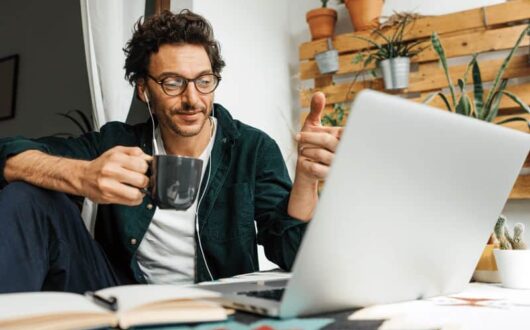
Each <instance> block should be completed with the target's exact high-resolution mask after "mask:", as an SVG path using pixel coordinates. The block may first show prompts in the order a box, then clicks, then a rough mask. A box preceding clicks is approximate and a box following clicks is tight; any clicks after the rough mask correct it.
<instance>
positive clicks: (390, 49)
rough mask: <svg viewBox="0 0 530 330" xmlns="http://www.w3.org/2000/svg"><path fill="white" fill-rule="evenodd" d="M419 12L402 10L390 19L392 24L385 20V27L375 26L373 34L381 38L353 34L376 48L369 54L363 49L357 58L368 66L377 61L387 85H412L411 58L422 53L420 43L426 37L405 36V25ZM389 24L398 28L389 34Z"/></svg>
mask: <svg viewBox="0 0 530 330" xmlns="http://www.w3.org/2000/svg"><path fill="white" fill-rule="evenodd" d="M417 17H418V16H417V15H415V14H409V13H401V14H400V13H398V14H395V15H394V16H392V17H391V18H390V19H389V20H391V21H392V24H385V27H382V28H377V29H375V30H373V33H372V34H373V35H375V36H377V37H379V38H378V39H380V40H381V42H378V41H376V40H373V39H369V38H365V37H361V36H353V37H354V38H356V39H361V40H364V41H366V42H367V43H369V44H370V45H371V46H372V47H374V48H375V51H373V52H370V51H368V52H367V54H363V53H360V54H359V56H356V57H355V59H354V60H355V61H362V60H364V66H365V67H366V66H368V65H369V64H370V63H372V62H374V61H375V62H376V63H377V65H378V66H379V68H380V70H381V73H382V75H383V80H384V83H385V89H387V90H393V89H403V88H407V87H408V85H409V72H410V58H411V57H413V56H415V55H417V54H419V53H420V52H421V51H423V49H424V48H421V47H420V44H421V43H423V42H424V40H416V41H413V42H410V41H406V40H404V34H405V28H406V27H407V26H408V25H409V24H410V23H412V22H413V21H414V20H415V19H416V18H417ZM388 28H394V29H395V31H394V32H393V33H392V34H391V35H390V36H389V35H388V33H386V32H387V29H388Z"/></svg>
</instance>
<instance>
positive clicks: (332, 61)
mask: <svg viewBox="0 0 530 330" xmlns="http://www.w3.org/2000/svg"><path fill="white" fill-rule="evenodd" d="M326 44H327V50H326V51H323V52H320V53H318V54H316V55H315V61H316V62H317V66H318V71H320V73H321V74H328V73H333V72H337V71H338V70H339V52H338V51H337V50H336V49H335V48H334V47H333V43H332V42H331V39H330V38H327V39H326Z"/></svg>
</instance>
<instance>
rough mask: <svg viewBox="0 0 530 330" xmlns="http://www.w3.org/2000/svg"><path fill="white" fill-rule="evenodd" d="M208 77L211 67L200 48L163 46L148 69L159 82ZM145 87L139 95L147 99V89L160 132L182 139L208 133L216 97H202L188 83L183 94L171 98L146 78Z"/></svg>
mask: <svg viewBox="0 0 530 330" xmlns="http://www.w3.org/2000/svg"><path fill="white" fill-rule="evenodd" d="M205 73H212V66H211V63H210V59H209V58H208V54H207V53H206V51H205V50H204V48H203V47H202V46H199V45H190V44H165V45H162V46H161V47H160V48H159V51H158V53H154V54H152V55H151V59H150V62H149V66H148V74H149V75H151V76H152V77H154V78H155V79H156V80H157V81H161V80H163V79H164V78H167V77H174V76H180V77H184V78H187V79H195V78H197V77H198V76H200V75H202V74H205ZM143 83H144V84H145V85H143V84H142V85H140V95H141V97H142V98H143V97H144V96H143V90H144V88H145V87H146V90H147V93H148V96H149V101H150V102H151V107H152V109H153V112H154V113H155V115H156V117H157V118H158V121H159V123H160V125H161V129H163V130H169V131H171V132H172V133H173V134H176V135H179V136H183V137H192V136H196V135H197V134H199V133H200V132H201V131H202V130H203V129H208V127H207V126H206V127H205V123H206V121H207V119H208V116H209V115H210V113H211V111H212V105H213V97H214V94H213V93H210V94H201V93H199V91H197V89H196V88H195V84H194V83H192V82H189V83H188V86H187V87H186V89H185V90H184V92H183V93H182V94H180V95H178V96H169V95H166V94H165V93H164V91H163V90H162V86H160V85H159V84H157V83H156V82H155V81H154V80H153V79H149V78H147V79H146V80H145V81H144V82H143ZM144 101H145V100H144Z"/></svg>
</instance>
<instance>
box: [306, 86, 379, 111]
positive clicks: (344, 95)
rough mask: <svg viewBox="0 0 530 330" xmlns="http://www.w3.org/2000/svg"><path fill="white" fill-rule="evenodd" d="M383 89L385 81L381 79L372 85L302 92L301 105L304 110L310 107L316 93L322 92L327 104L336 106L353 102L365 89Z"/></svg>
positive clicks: (333, 87) (331, 87)
mask: <svg viewBox="0 0 530 330" xmlns="http://www.w3.org/2000/svg"><path fill="white" fill-rule="evenodd" d="M365 88H370V89H375V90H382V89H383V81H382V80H381V79H375V80H373V81H371V82H370V83H364V82H357V83H355V84H351V83H345V84H337V85H333V86H328V87H325V88H311V89H305V90H302V91H300V105H301V107H302V108H307V107H309V104H310V102H311V96H312V95H313V93H314V92H316V91H321V92H323V93H324V94H325V95H326V103H328V104H334V103H341V102H347V101H351V100H352V99H353V96H354V95H355V93H357V92H359V91H361V90H363V89H365Z"/></svg>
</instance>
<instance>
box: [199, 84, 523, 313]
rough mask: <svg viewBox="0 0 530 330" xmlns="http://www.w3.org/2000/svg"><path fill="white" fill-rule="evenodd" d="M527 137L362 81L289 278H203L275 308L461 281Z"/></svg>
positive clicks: (359, 300)
mask: <svg viewBox="0 0 530 330" xmlns="http://www.w3.org/2000/svg"><path fill="white" fill-rule="evenodd" d="M529 147H530V137H529V135H527V134H525V133H522V132H517V131H515V130H512V129H508V128H505V127H501V126H498V125H494V124H490V123H485V122H481V121H479V120H476V119H471V118H466V117H464V116H460V115H455V114H452V113H448V112H446V111H441V110H439V109H434V108H430V107H428V106H425V105H421V104H417V103H413V102H410V101H407V100H404V99H401V98H398V97H394V96H389V95H386V94H382V93H378V92H374V91H363V92H361V93H360V94H359V95H358V96H357V98H356V100H355V102H354V103H353V105H352V109H351V113H350V116H349V118H348V122H347V125H346V128H345V131H344V133H343V136H342V140H341V143H340V145H339V148H338V150H337V154H336V157H335V160H334V163H333V165H332V168H331V171H330V173H329V176H328V178H327V180H326V184H325V187H324V190H323V192H322V194H321V199H320V202H319V204H318V207H317V210H316V214H315V216H314V218H313V220H312V221H311V223H310V225H309V227H308V229H307V231H306V234H305V236H304V239H303V241H302V245H301V247H300V250H299V252H298V256H297V258H296V261H295V264H294V267H293V270H292V277H291V279H290V280H288V281H286V280H278V281H261V282H254V283H243V284H241V283H232V284H222V283H220V284H214V285H209V286H208V287H207V288H209V289H212V290H216V291H219V292H222V293H223V298H222V299H223V303H224V304H225V305H227V306H230V307H233V308H236V309H242V310H246V311H250V312H255V313H259V314H265V315H269V316H276V317H281V318H284V317H293V316H299V315H309V314H315V313H323V312H328V311H338V310H344V309H350V308H353V307H360V306H367V305H373V304H382V303H391V302H397V301H404V300H413V299H420V298H426V297H431V296H437V295H445V294H450V293H455V292H458V291H461V290H462V289H463V288H464V286H465V285H466V284H467V283H468V282H469V280H470V278H471V275H472V273H473V269H474V267H475V266H476V264H477V261H478V259H479V257H480V254H481V252H482V249H483V247H484V245H485V244H486V241H487V239H488V237H489V234H490V232H491V231H492V229H493V226H494V224H495V222H496V220H497V217H498V215H499V214H500V213H501V211H502V208H503V206H504V204H505V202H506V200H507V198H508V195H509V193H510V190H511V188H512V186H513V184H514V182H515V180H516V178H517V175H518V173H519V171H520V169H521V166H522V164H523V162H524V159H525V157H526V156H527V155H528V152H529Z"/></svg>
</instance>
